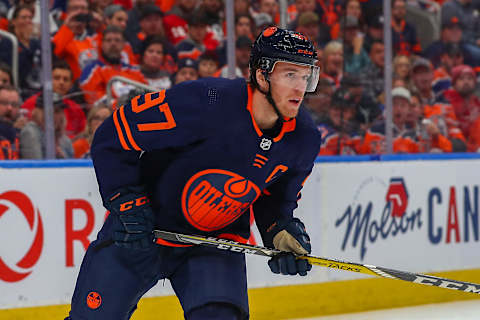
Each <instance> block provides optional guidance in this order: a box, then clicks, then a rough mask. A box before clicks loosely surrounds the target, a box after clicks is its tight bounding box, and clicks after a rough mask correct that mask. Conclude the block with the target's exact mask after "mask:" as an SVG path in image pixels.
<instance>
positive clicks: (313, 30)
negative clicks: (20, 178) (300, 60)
mask: <svg viewBox="0 0 480 320" xmlns="http://www.w3.org/2000/svg"><path fill="white" fill-rule="evenodd" d="M296 31H297V32H300V33H301V34H303V35H305V36H306V37H307V38H308V39H310V40H311V41H313V44H314V45H315V48H317V50H319V49H320V47H323V46H324V45H325V44H326V43H328V41H330V36H329V34H328V28H327V26H326V25H324V24H322V23H321V22H320V18H319V17H318V14H316V13H315V12H310V11H307V12H303V13H301V14H300V16H299V17H298V24H297V29H296Z"/></svg>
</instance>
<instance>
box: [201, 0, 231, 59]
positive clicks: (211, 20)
mask: <svg viewBox="0 0 480 320" xmlns="http://www.w3.org/2000/svg"><path fill="white" fill-rule="evenodd" d="M224 11H225V9H224V8H223V0H202V1H201V2H200V6H199V8H198V12H199V13H201V14H203V15H204V16H205V20H206V22H207V34H206V35H205V37H204V39H203V44H204V45H205V48H206V50H215V49H217V47H218V46H219V45H220V42H221V41H222V40H223V39H224V34H223V23H224V19H223V16H224Z"/></svg>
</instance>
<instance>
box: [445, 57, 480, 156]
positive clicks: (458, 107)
mask: <svg viewBox="0 0 480 320" xmlns="http://www.w3.org/2000/svg"><path fill="white" fill-rule="evenodd" d="M476 82H477V81H476V74H475V71H474V70H473V68H472V67H470V66H467V65H459V66H456V67H455V68H453V70H452V88H451V89H449V90H446V91H445V92H444V96H445V98H446V99H447V101H448V102H450V103H451V104H452V107H453V110H454V112H455V115H456V118H457V119H458V126H459V128H460V129H461V131H462V133H463V135H464V136H465V138H466V140H467V147H468V151H473V152H477V151H478V149H479V147H480V139H479V137H480V99H479V98H478V96H477V95H476V94H475V86H476Z"/></svg>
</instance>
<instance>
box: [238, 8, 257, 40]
mask: <svg viewBox="0 0 480 320" xmlns="http://www.w3.org/2000/svg"><path fill="white" fill-rule="evenodd" d="M254 26H255V21H254V20H253V18H252V16H251V15H249V14H239V15H237V16H235V36H237V37H239V36H246V37H249V38H250V39H254V36H253V30H254Z"/></svg>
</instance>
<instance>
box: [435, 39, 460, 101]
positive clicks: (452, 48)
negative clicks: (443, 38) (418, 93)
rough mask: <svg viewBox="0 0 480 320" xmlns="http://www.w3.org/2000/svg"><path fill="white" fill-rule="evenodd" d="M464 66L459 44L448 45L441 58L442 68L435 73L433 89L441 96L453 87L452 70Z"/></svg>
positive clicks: (444, 48)
mask: <svg viewBox="0 0 480 320" xmlns="http://www.w3.org/2000/svg"><path fill="white" fill-rule="evenodd" d="M461 64H463V52H462V49H461V48H460V46H459V45H458V44H457V43H447V44H446V45H445V46H444V47H443V52H442V54H441V56H440V66H439V67H438V68H437V69H435V71H434V72H433V83H432V88H433V91H434V92H435V95H437V96H438V95H440V94H441V93H442V92H443V91H445V90H446V89H449V88H450V87H451V86H452V81H451V78H452V69H453V68H454V67H456V66H458V65H461Z"/></svg>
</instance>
